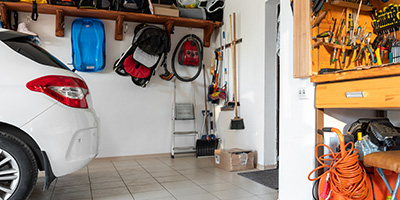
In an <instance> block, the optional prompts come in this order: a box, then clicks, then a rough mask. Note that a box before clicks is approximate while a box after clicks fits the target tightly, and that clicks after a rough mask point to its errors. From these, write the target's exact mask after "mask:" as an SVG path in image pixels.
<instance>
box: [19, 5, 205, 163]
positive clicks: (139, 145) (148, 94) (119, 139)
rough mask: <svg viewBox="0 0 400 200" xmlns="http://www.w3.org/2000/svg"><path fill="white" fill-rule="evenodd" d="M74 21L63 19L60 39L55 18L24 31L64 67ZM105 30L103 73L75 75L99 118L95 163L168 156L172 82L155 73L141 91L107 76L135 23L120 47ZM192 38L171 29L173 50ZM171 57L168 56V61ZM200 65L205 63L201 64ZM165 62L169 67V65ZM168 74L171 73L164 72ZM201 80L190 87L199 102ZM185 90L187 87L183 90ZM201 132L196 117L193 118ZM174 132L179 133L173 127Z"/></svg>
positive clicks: (110, 25)
mask: <svg viewBox="0 0 400 200" xmlns="http://www.w3.org/2000/svg"><path fill="white" fill-rule="evenodd" d="M26 16H30V14H27V13H20V22H22V21H26ZM74 19H75V18H73V17H66V18H65V36H64V37H55V35H54V31H55V17H54V15H44V14H40V15H39V19H38V21H37V22H30V23H29V24H28V27H29V28H30V29H31V30H32V31H34V32H36V33H38V34H39V35H40V37H41V39H42V41H43V45H42V46H43V47H44V48H46V49H47V50H49V51H50V52H52V53H53V54H54V55H55V56H56V57H57V58H59V59H60V60H62V61H63V62H64V63H72V58H71V42H70V31H71V23H72V21H73V20H74ZM102 21H103V23H104V25H105V29H106V60H107V61H106V68H105V69H104V70H103V71H101V72H96V73H82V72H77V73H78V74H79V75H81V76H82V77H83V78H84V79H85V80H86V82H87V84H88V86H89V89H90V93H91V95H92V99H93V103H94V108H95V110H96V112H97V115H98V116H99V118H100V132H101V140H100V154H99V156H100V157H109V156H125V155H140V154H156V153H169V152H170V146H171V131H172V123H171V113H172V102H173V82H167V81H164V80H162V79H161V78H160V77H159V74H162V73H164V71H163V69H159V70H158V71H157V72H158V73H157V75H156V76H153V77H152V79H151V81H150V83H149V85H148V86H147V87H146V88H144V89H143V88H140V87H138V86H136V85H134V84H133V83H132V82H131V80H130V78H128V77H121V76H119V75H117V74H116V73H115V72H113V70H112V65H113V64H114V62H115V60H116V59H118V58H119V56H120V55H121V54H122V53H123V52H124V51H125V50H126V49H127V48H128V47H129V46H130V43H131V41H132V37H133V28H134V27H135V26H136V25H137V23H130V22H129V23H127V24H128V27H129V28H128V32H127V33H126V34H124V40H123V41H116V40H114V27H115V22H114V21H111V20H102ZM188 33H194V34H196V35H198V36H199V37H200V38H202V36H203V31H202V30H200V29H190V28H181V27H176V28H175V34H173V35H172V47H173V48H174V47H175V45H176V43H177V42H178V41H179V39H180V38H182V37H183V36H184V35H186V34H188ZM170 57H172V52H171V53H170V56H169V58H170ZM204 62H205V63H207V64H208V63H210V61H209V59H208V58H205V61H204ZM169 63H170V61H168V64H169ZM169 69H170V70H171V68H169ZM202 80H203V79H202V76H200V78H198V79H197V80H196V82H195V88H196V95H198V98H199V99H200V100H202V99H204V95H203V81H202ZM186 86H187V85H186ZM178 94H179V95H180V100H181V102H182V101H185V99H189V100H190V97H191V92H190V87H189V88H188V87H186V89H185V90H183V91H181V92H179V91H178ZM203 102H204V101H199V102H197V110H198V111H200V110H201V109H204V104H203ZM197 119H198V125H199V127H200V123H201V116H200V112H198V113H197ZM178 128H179V127H178Z"/></svg>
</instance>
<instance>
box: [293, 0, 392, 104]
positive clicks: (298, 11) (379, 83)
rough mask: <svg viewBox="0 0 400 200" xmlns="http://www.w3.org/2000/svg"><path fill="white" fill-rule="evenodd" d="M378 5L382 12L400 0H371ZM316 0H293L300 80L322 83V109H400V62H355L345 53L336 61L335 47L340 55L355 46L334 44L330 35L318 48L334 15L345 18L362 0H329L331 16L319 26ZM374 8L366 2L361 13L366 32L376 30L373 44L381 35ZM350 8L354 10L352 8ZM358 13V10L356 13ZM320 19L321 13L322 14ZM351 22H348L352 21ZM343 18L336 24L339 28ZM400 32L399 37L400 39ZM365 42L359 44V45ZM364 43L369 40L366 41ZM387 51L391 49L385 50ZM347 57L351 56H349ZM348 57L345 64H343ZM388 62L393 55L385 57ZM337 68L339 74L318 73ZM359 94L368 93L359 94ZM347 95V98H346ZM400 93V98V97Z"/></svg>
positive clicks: (318, 96)
mask: <svg viewBox="0 0 400 200" xmlns="http://www.w3.org/2000/svg"><path fill="white" fill-rule="evenodd" d="M371 3H372V6H373V7H375V8H377V9H378V10H382V9H383V8H384V7H387V6H388V5H389V4H400V0H391V1H390V2H388V3H383V2H381V1H379V0H371ZM311 6H312V5H311V1H310V0H306V1H301V0H295V1H294V4H293V11H294V13H293V17H294V18H293V37H294V38H293V39H294V40H293V75H294V78H304V77H310V80H311V82H314V83H315V85H316V98H315V102H316V108H318V109H324V108H363V109H365V108H366V109H381V110H383V109H395V110H398V109H400V96H399V95H400V90H399V89H398V85H399V84H400V63H391V64H383V65H378V64H377V63H373V62H370V61H369V60H368V58H367V59H360V60H359V62H358V63H356V62H352V61H351V59H350V58H349V55H347V58H346V56H342V55H339V56H338V58H339V59H337V60H336V62H332V58H333V57H332V55H333V50H334V48H335V47H338V48H337V49H338V50H337V53H339V54H342V52H343V51H342V50H343V49H346V51H351V50H350V49H351V47H350V46H341V45H335V44H332V43H328V42H327V39H328V38H327V39H325V40H324V41H323V42H322V44H321V45H319V46H316V47H315V48H312V45H313V43H314V42H316V40H315V38H313V36H314V37H315V36H316V35H318V34H319V33H322V32H325V31H328V30H332V27H333V26H334V20H333V18H336V19H337V21H338V20H339V18H340V16H341V13H342V12H344V17H343V18H346V12H349V11H348V10H353V9H354V10H357V9H358V5H357V4H351V3H349V2H345V1H342V0H329V1H328V2H327V3H325V5H324V10H321V11H320V14H321V13H322V12H323V11H327V15H326V17H325V19H324V20H322V22H321V23H320V25H319V26H315V27H314V28H312V26H311V24H312V23H313V19H312V13H311V10H312V9H311ZM372 6H363V7H362V9H361V11H360V15H359V22H358V23H359V26H361V27H364V26H366V29H365V32H366V33H368V32H371V33H372V34H371V43H372V41H373V40H374V38H375V37H376V34H374V33H373V31H374V30H373V27H372V25H371V24H372V23H371V22H372V18H371V14H372V11H371V10H372V8H373V7H372ZM348 8H349V9H348ZM356 14H357V12H355V13H354V12H353V15H356ZM316 17H318V15H317V16H316ZM346 21H347V20H346ZM338 25H339V22H337V23H336V28H337V26H338ZM399 35H400V32H399V31H397V34H396V37H397V40H400V37H399ZM358 44H359V43H358ZM361 45H363V46H364V44H361ZM385 55H387V51H385ZM343 58H346V59H343ZM343 60H344V62H343ZM382 62H383V63H388V58H386V60H385V59H384V60H382ZM322 68H328V69H336V70H339V71H337V72H334V73H328V74H318V72H319V71H320V69H322ZM357 92H360V94H361V93H362V95H363V97H352V95H356V96H357ZM346 94H347V97H346ZM398 96H399V97H398Z"/></svg>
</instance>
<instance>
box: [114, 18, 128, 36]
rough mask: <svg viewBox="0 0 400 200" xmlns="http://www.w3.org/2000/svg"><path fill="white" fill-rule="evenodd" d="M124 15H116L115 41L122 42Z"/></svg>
mask: <svg viewBox="0 0 400 200" xmlns="http://www.w3.org/2000/svg"><path fill="white" fill-rule="evenodd" d="M124 19H125V16H124V15H118V17H117V19H116V20H115V35H114V38H115V40H122V39H123V38H124V31H123V29H124Z"/></svg>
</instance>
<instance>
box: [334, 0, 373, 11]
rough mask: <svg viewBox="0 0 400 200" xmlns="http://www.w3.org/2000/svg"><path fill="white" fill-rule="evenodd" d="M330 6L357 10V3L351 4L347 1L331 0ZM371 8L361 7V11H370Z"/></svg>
mask: <svg viewBox="0 0 400 200" xmlns="http://www.w3.org/2000/svg"><path fill="white" fill-rule="evenodd" d="M331 4H332V5H335V6H340V7H345V8H353V9H358V6H359V4H358V3H351V2H347V1H342V0H332V1H331ZM372 9H373V7H372V6H367V5H361V9H360V10H362V11H372Z"/></svg>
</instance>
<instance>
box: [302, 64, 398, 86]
mask: <svg viewBox="0 0 400 200" xmlns="http://www.w3.org/2000/svg"><path fill="white" fill-rule="evenodd" d="M396 75H400V64H399V63H395V64H386V65H381V66H372V67H371V68H369V69H362V68H361V69H359V70H357V69H351V70H344V71H339V72H335V73H329V74H319V75H314V76H311V79H310V80H311V82H314V83H328V82H337V81H348V80H356V79H367V78H376V77H385V76H396Z"/></svg>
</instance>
